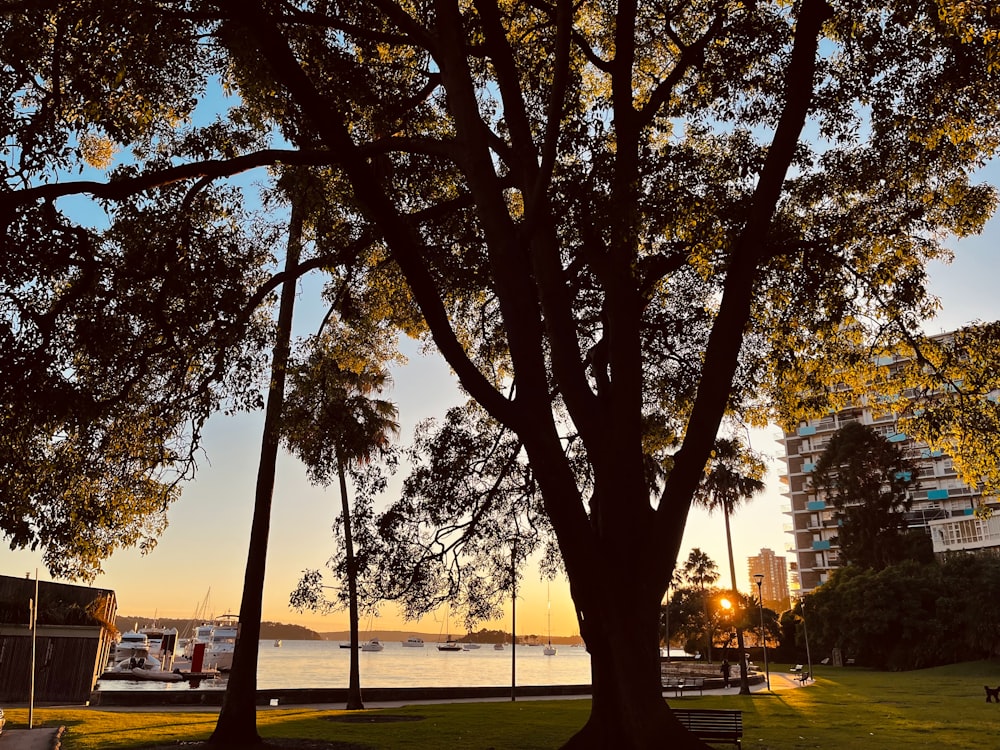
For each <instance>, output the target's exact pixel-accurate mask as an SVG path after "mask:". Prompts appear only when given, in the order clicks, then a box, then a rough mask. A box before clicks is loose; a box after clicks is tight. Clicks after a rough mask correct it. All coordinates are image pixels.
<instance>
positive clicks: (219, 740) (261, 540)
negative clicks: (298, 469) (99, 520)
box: [209, 200, 305, 747]
mask: <svg viewBox="0 0 1000 750" xmlns="http://www.w3.org/2000/svg"><path fill="white" fill-rule="evenodd" d="M304 226H305V210H304V206H303V203H302V202H301V201H300V200H293V201H292V213H291V217H290V219H289V228H288V247H287V251H286V255H285V273H286V274H287V275H288V277H289V279H288V280H287V281H285V282H284V283H283V284H282V286H281V298H280V301H279V303H278V327H277V331H276V335H275V342H274V349H273V350H272V353H271V382H270V384H269V387H268V392H267V405H266V407H265V411H264V429H263V432H262V435H261V447H260V460H259V462H258V464H257V484H256V486H255V489H254V506H253V521H252V523H251V527H250V546H249V550H248V551H247V564H246V570H245V572H244V577H243V596H242V599H241V601H240V631H239V633H240V635H239V637H238V638H237V639H236V649H235V651H234V652H233V666H232V670H231V671H230V674H229V681H228V683H227V686H226V694H225V696H224V697H223V700H222V710H221V711H220V712H219V719H218V721H217V722H216V725H215V730H214V731H213V732H212V736H211V738H210V740H209V743H210V745H212V746H216V747H251V746H252V745H254V744H257V743H259V742H260V735H259V734H258V733H257V653H258V643H259V641H260V621H261V613H262V610H263V600H264V574H265V571H266V564H267V541H268V536H269V534H270V529H271V501H272V498H273V496H274V476H275V465H276V463H277V459H278V445H279V443H280V423H281V413H282V408H283V403H284V395H285V371H286V368H287V366H288V358H289V355H290V352H291V339H292V317H293V313H294V310H295V276H294V273H293V272H294V270H295V268H296V266H298V263H299V257H300V256H301V254H302V234H303V229H304Z"/></svg>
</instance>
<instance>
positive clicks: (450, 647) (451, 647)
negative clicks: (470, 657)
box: [437, 609, 463, 651]
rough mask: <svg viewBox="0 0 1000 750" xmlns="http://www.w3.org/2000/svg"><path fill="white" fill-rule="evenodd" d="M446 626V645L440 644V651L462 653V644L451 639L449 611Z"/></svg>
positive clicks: (445, 620)
mask: <svg viewBox="0 0 1000 750" xmlns="http://www.w3.org/2000/svg"><path fill="white" fill-rule="evenodd" d="M444 624H445V627H446V628H447V629H448V634H447V635H446V636H445V639H444V643H438V645H437V648H438V651H462V650H463V649H462V644H461V643H459V642H458V641H453V640H452V639H451V623H450V615H449V612H448V610H447V609H445V614H444Z"/></svg>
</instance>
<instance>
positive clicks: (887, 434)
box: [781, 357, 1000, 593]
mask: <svg viewBox="0 0 1000 750" xmlns="http://www.w3.org/2000/svg"><path fill="white" fill-rule="evenodd" d="M898 361H900V360H899V359H894V358H891V357H885V358H882V359H880V360H879V364H880V365H883V366H887V367H892V366H893V364H894V362H898ZM860 400H861V401H862V403H861V404H859V405H857V406H852V407H850V408H847V409H844V410H843V411H840V412H837V413H835V414H830V415H827V416H825V417H823V418H822V419H818V420H813V421H810V422H802V423H801V424H800V425H799V427H798V428H797V429H796V430H794V431H792V432H786V433H785V436H784V439H783V441H782V442H783V443H784V446H785V456H784V460H785V463H786V473H785V474H784V476H782V477H781V479H782V481H783V482H784V483H785V484H786V492H785V496H786V497H787V498H788V499H789V501H790V502H789V506H788V508H787V509H786V511H785V513H786V514H787V515H790V516H791V521H792V522H791V524H790V526H791V528H790V529H788V533H790V534H791V535H792V542H791V544H790V545H789V551H790V552H792V553H793V554H794V555H795V558H796V559H795V563H793V566H792V570H793V576H797V578H798V582H799V586H800V590H801V593H808V592H809V591H811V590H813V589H814V588H816V587H817V586H819V585H821V584H822V583H823V582H824V581H826V580H827V577H828V576H829V574H830V571H832V570H834V569H835V568H838V567H840V564H841V562H840V556H839V549H838V546H837V539H838V532H839V530H838V521H837V518H836V516H835V510H834V507H833V504H832V503H828V502H827V500H826V499H825V498H824V496H823V494H822V492H821V491H817V489H816V488H815V487H814V486H813V484H812V481H811V474H812V472H813V470H814V469H815V467H816V464H817V463H818V462H819V459H820V456H821V455H822V453H823V450H824V449H825V448H826V445H827V443H829V441H830V438H831V437H832V436H833V433H834V432H836V431H837V430H838V429H839V428H840V427H842V426H843V425H845V424H847V423H849V422H861V423H862V424H865V425H868V426H870V427H871V428H872V429H873V430H875V432H877V433H878V434H880V435H882V436H883V437H884V438H885V439H886V440H888V441H889V442H892V443H899V444H900V445H901V447H902V448H903V450H904V451H905V452H906V455H907V456H908V457H909V458H910V459H911V460H914V461H915V462H916V465H917V477H916V478H917V481H918V484H917V486H916V489H915V490H914V491H913V495H912V497H913V503H912V506H911V509H910V511H909V513H908V515H907V523H908V525H909V528H910V529H911V530H912V529H923V530H925V531H926V533H928V534H929V535H930V537H931V541H932V543H933V547H934V551H935V553H936V554H939V555H943V554H947V553H949V552H956V551H970V550H975V551H982V550H992V551H993V552H994V553H995V552H998V551H1000V514H997V513H994V515H993V516H992V517H991V518H979V517H977V516H976V515H974V514H973V511H974V509H975V507H976V505H977V504H979V503H980V502H984V498H983V497H982V496H981V495H980V493H979V492H978V491H977V490H976V489H975V488H972V487H969V486H968V485H967V484H965V483H964V482H963V481H962V480H961V479H959V478H958V475H957V473H956V471H955V467H954V465H953V464H952V460H951V458H949V457H948V456H947V455H946V454H944V453H943V452H942V451H940V450H931V449H930V448H928V447H927V445H925V444H923V443H920V442H918V441H916V440H914V439H913V438H911V437H908V436H907V435H905V434H904V433H902V432H901V431H900V430H899V429H898V425H897V419H896V415H895V414H894V413H893V412H892V410H891V409H887V408H886V406H885V402H884V401H882V400H880V399H877V398H872V399H867V398H862V399H860ZM985 500H986V501H987V504H989V505H991V506H992V507H994V508H996V507H997V506H996V504H995V499H993V498H987V499H985Z"/></svg>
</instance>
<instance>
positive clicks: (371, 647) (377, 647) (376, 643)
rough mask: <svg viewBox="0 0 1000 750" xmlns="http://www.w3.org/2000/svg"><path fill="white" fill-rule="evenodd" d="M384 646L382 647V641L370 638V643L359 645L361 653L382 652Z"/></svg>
mask: <svg viewBox="0 0 1000 750" xmlns="http://www.w3.org/2000/svg"><path fill="white" fill-rule="evenodd" d="M384 648H385V646H383V645H382V641H380V640H379V639H378V638H372V639H371V640H370V641H366V642H365V643H362V644H361V650H362V651H382V650H383V649H384Z"/></svg>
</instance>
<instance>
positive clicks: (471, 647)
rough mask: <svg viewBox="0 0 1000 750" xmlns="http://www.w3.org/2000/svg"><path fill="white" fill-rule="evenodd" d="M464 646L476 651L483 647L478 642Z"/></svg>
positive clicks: (468, 649) (467, 649)
mask: <svg viewBox="0 0 1000 750" xmlns="http://www.w3.org/2000/svg"><path fill="white" fill-rule="evenodd" d="M462 648H463V649H465V650H466V651H475V650H476V649H478V648H481V647H480V645H479V644H478V643H466V644H464V645H463V646H462Z"/></svg>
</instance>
